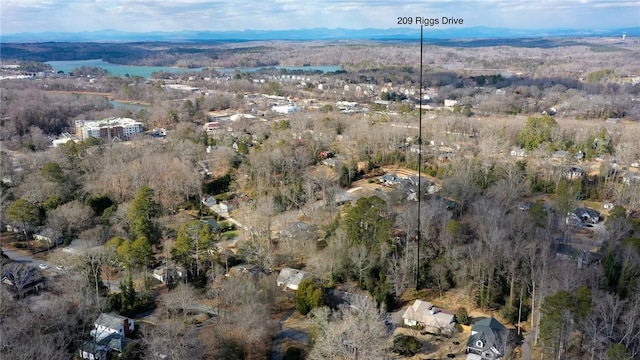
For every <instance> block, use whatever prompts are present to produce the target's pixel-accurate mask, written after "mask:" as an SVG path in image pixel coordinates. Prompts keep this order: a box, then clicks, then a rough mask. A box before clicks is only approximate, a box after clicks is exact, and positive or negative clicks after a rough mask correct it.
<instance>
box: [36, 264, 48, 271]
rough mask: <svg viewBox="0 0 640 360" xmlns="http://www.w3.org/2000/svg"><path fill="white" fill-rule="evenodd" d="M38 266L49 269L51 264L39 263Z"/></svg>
mask: <svg viewBox="0 0 640 360" xmlns="http://www.w3.org/2000/svg"><path fill="white" fill-rule="evenodd" d="M38 267H39V268H40V269H43V270H44V269H48V268H49V265H47V264H40V265H38Z"/></svg>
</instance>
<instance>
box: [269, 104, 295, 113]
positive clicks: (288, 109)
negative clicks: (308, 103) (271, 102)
mask: <svg viewBox="0 0 640 360" xmlns="http://www.w3.org/2000/svg"><path fill="white" fill-rule="evenodd" d="M271 111H275V112H277V113H280V114H291V113H293V112H296V111H300V108H299V107H298V106H296V105H276V106H272V107H271Z"/></svg>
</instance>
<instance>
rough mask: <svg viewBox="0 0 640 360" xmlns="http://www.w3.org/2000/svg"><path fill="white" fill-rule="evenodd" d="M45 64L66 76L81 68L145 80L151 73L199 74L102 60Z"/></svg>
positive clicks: (190, 70) (164, 67)
mask: <svg viewBox="0 0 640 360" xmlns="http://www.w3.org/2000/svg"><path fill="white" fill-rule="evenodd" d="M47 64H49V65H51V67H52V68H53V70H54V71H56V72H58V71H64V73H65V74H68V73H70V72H72V71H73V69H75V68H79V67H81V66H97V67H101V68H103V69H105V70H107V71H108V72H109V74H111V75H114V76H125V75H126V74H129V75H131V76H142V77H145V78H150V77H151V73H154V72H156V71H167V72H173V73H182V72H187V71H189V72H199V71H200V70H201V68H195V69H186V68H176V67H169V66H132V65H119V64H112V63H110V62H106V61H104V60H102V59H94V60H71V61H47Z"/></svg>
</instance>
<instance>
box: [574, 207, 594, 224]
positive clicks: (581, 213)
mask: <svg viewBox="0 0 640 360" xmlns="http://www.w3.org/2000/svg"><path fill="white" fill-rule="evenodd" d="M573 213H574V214H576V216H577V217H578V218H579V219H580V220H582V222H584V223H587V224H597V223H598V222H599V221H600V213H599V212H597V211H596V210H593V209H589V208H581V207H579V208H576V209H575V210H574V211H573Z"/></svg>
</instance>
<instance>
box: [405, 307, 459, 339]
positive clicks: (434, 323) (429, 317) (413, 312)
mask: <svg viewBox="0 0 640 360" xmlns="http://www.w3.org/2000/svg"><path fill="white" fill-rule="evenodd" d="M402 319H403V321H404V324H405V325H407V326H422V327H423V328H424V330H425V331H427V332H430V333H434V334H444V335H447V336H449V335H452V334H453V328H454V326H455V315H454V314H452V313H449V312H444V311H443V310H442V309H440V308H437V307H435V306H434V305H433V304H432V303H430V302H428V301H422V300H416V301H415V302H414V303H413V305H411V306H409V307H408V308H407V310H405V312H404V314H402Z"/></svg>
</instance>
